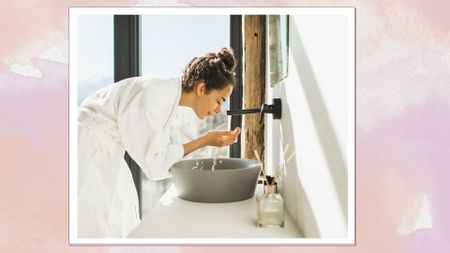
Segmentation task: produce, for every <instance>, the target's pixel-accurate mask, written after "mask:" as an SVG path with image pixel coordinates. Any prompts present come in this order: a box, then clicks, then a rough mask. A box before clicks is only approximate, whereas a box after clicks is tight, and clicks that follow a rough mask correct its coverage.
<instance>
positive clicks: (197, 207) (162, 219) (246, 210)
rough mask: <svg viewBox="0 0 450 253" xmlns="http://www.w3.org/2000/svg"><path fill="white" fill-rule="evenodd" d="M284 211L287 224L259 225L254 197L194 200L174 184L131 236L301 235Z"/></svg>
mask: <svg viewBox="0 0 450 253" xmlns="http://www.w3.org/2000/svg"><path fill="white" fill-rule="evenodd" d="M260 187H261V186H260V185H258V187H257V192H259V191H260V190H261V189H260ZM284 215H285V216H284V218H285V220H284V222H285V224H284V228H261V227H257V226H256V225H255V224H256V200H255V198H254V197H253V198H251V199H248V200H244V201H238V202H230V203H198V202H191V201H186V200H183V199H180V198H179V197H177V192H176V189H175V186H173V185H172V186H171V187H170V188H169V190H168V191H167V192H166V193H165V194H164V195H163V196H162V197H161V199H160V200H159V201H158V203H157V204H156V205H155V206H154V207H153V208H152V209H151V210H150V212H149V213H147V214H146V215H145V216H144V217H143V219H142V222H141V223H140V224H139V225H138V226H137V227H136V228H135V229H134V230H133V231H132V232H131V233H130V235H129V236H128V237H129V238H301V237H302V235H301V233H300V231H299V230H298V228H297V226H296V224H295V223H294V221H293V220H292V218H291V217H290V216H289V215H288V214H287V213H286V212H285V213H284Z"/></svg>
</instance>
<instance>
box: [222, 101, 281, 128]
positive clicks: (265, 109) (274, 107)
mask: <svg viewBox="0 0 450 253" xmlns="http://www.w3.org/2000/svg"><path fill="white" fill-rule="evenodd" d="M248 113H260V118H259V122H260V123H262V121H263V119H264V113H271V114H273V119H281V99H280V98H274V99H273V104H271V105H268V104H262V105H261V108H253V109H241V110H229V111H227V115H242V114H248Z"/></svg>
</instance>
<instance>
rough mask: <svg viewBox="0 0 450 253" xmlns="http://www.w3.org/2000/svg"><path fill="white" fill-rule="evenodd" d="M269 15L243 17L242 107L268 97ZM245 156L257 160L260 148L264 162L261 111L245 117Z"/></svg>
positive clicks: (253, 106) (256, 103)
mask: <svg viewBox="0 0 450 253" xmlns="http://www.w3.org/2000/svg"><path fill="white" fill-rule="evenodd" d="M265 52H266V16H264V15H246V16H244V101H243V104H244V106H243V108H260V107H261V105H262V104H263V103H264V97H265V76H266V73H265V70H266V63H265V58H266V53H265ZM242 125H243V130H244V132H243V135H242V137H241V138H243V140H242V143H243V154H242V158H248V159H256V158H255V156H254V153H253V150H255V149H256V150H257V152H258V154H259V155H260V157H261V161H264V121H263V122H262V123H260V115H259V114H247V115H245V116H244V117H243V124H242Z"/></svg>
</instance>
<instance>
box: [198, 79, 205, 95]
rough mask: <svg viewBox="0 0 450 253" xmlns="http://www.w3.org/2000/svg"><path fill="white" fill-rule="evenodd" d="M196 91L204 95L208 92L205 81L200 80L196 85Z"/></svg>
mask: <svg viewBox="0 0 450 253" xmlns="http://www.w3.org/2000/svg"><path fill="white" fill-rule="evenodd" d="M195 91H196V93H197V96H200V95H204V94H205V93H206V85H205V83H204V82H200V83H198V84H197V86H196V87H195Z"/></svg>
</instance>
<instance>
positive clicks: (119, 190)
mask: <svg viewBox="0 0 450 253" xmlns="http://www.w3.org/2000/svg"><path fill="white" fill-rule="evenodd" d="M180 96H181V83H180V79H179V78H173V79H156V78H151V77H136V78H129V79H125V80H122V81H120V82H118V83H116V84H113V85H110V86H108V87H105V88H103V89H101V90H99V91H97V92H95V93H94V94H92V95H90V96H89V97H87V98H86V99H85V100H84V101H83V103H82V104H81V106H80V107H79V112H78V236H79V238H86V237H100V238H104V237H125V236H127V235H128V233H129V232H130V231H131V230H132V229H133V228H134V227H135V226H136V225H137V224H138V223H139V221H140V220H139V203H138V197H137V193H136V188H135V186H134V183H133V178H132V176H131V172H130V170H129V168H128V166H127V164H126V162H125V160H124V154H125V151H128V153H129V154H130V156H131V157H132V158H133V159H134V160H135V161H136V163H137V164H138V165H139V166H140V167H141V169H142V170H143V172H144V173H145V175H146V176H147V177H148V178H149V179H151V180H160V179H164V178H167V177H169V176H170V174H169V172H168V169H169V168H170V166H171V165H172V164H173V163H175V162H176V161H178V160H180V159H181V158H182V157H183V154H184V150H183V146H182V144H169V132H168V130H169V124H170V121H171V119H172V118H173V116H174V114H175V110H176V107H177V106H178V104H179V101H180Z"/></svg>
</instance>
